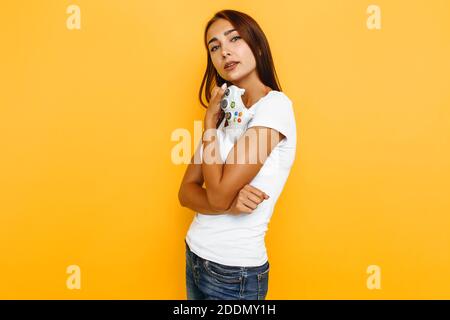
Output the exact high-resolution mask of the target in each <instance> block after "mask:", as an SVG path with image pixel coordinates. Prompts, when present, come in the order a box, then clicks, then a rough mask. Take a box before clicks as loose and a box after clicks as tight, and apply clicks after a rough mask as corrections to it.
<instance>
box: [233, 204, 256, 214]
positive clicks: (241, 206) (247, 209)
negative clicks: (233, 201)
mask: <svg viewBox="0 0 450 320" xmlns="http://www.w3.org/2000/svg"><path fill="white" fill-rule="evenodd" d="M236 208H237V209H238V210H239V212H241V213H251V212H252V211H253V209H252V208H250V207H248V206H247V205H245V204H244V203H242V202H241V203H239V205H237V206H236Z"/></svg>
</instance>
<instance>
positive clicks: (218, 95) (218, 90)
mask: <svg viewBox="0 0 450 320" xmlns="http://www.w3.org/2000/svg"><path fill="white" fill-rule="evenodd" d="M226 89H227V83H226V82H224V83H223V84H222V86H221V87H219V86H214V89H213V92H214V95H213V98H212V99H215V100H220V99H221V98H222V96H223V94H224V93H225V90H226Z"/></svg>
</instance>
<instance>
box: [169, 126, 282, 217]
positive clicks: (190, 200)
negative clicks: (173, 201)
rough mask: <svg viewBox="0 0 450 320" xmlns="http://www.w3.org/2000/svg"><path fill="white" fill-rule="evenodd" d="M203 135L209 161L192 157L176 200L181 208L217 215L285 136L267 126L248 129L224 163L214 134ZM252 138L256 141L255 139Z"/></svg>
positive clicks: (255, 172)
mask: <svg viewBox="0 0 450 320" xmlns="http://www.w3.org/2000/svg"><path fill="white" fill-rule="evenodd" d="M207 129H208V128H207ZM206 131H208V133H209V134H208V135H206V134H205V132H206ZM205 132H204V134H203V137H202V144H203V150H204V151H203V160H204V159H205V156H208V155H212V159H210V160H212V161H205V160H204V161H202V163H201V164H196V163H194V161H193V160H194V157H195V156H194V157H192V159H191V163H190V164H189V165H188V168H187V170H186V173H185V175H184V177H183V180H182V183H181V187H180V190H179V193H178V198H179V200H180V203H181V204H182V205H183V206H186V207H189V208H191V209H193V210H195V211H198V212H208V213H213V214H214V213H217V214H219V213H223V212H224V211H226V210H228V209H229V208H230V206H231V205H232V203H233V200H234V198H235V197H236V195H237V194H238V192H239V191H240V190H241V189H242V188H243V187H244V186H245V185H246V184H248V183H250V181H251V180H252V179H253V178H254V177H255V176H256V175H257V174H258V172H259V170H260V169H261V167H262V166H263V164H264V162H265V160H266V159H267V157H268V156H269V155H270V153H271V152H272V150H273V148H275V146H276V145H277V143H278V142H279V141H281V140H282V139H283V138H284V135H283V134H281V133H280V132H278V131H276V130H274V129H271V128H267V127H252V128H249V129H248V130H247V131H246V132H245V133H244V134H243V135H242V136H241V137H240V138H239V139H238V141H237V142H236V143H235V144H234V146H233V148H232V150H231V151H230V153H229V154H228V156H227V159H226V161H225V163H223V162H222V161H221V158H220V153H219V142H218V139H217V131H216V130H215V129H213V130H205ZM255 136H256V137H258V138H257V139H254V137H255ZM261 137H262V138H261ZM196 152H199V150H197V151H196ZM203 183H205V188H203Z"/></svg>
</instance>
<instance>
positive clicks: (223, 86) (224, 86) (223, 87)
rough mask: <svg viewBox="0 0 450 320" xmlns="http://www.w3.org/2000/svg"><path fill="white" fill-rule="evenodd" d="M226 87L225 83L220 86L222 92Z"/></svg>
mask: <svg viewBox="0 0 450 320" xmlns="http://www.w3.org/2000/svg"><path fill="white" fill-rule="evenodd" d="M226 87H227V83H226V82H224V83H223V85H222V86H221V88H222V90H224V89H225V88H226Z"/></svg>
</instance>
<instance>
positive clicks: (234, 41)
mask: <svg viewBox="0 0 450 320" xmlns="http://www.w3.org/2000/svg"><path fill="white" fill-rule="evenodd" d="M233 29H234V27H233V26H232V25H231V23H230V22H229V21H228V20H225V19H219V20H217V21H215V22H214V23H213V24H212V25H211V26H210V27H209V29H208V31H207V33H206V41H207V44H208V52H209V55H210V56H211V60H212V63H213V65H214V67H215V68H216V70H217V72H218V73H219V75H220V76H221V77H222V78H223V79H225V80H227V81H229V82H232V83H234V82H237V81H239V80H241V79H243V78H244V77H247V76H248V75H249V74H251V73H252V72H255V70H256V60H255V56H254V55H253V52H252V50H251V49H250V47H249V46H248V44H247V43H246V42H245V41H244V39H242V38H241V37H240V35H239V33H238V31H237V30H236V31H231V30H233ZM230 61H236V62H238V64H237V65H236V66H235V67H234V68H233V69H225V64H226V63H227V62H230Z"/></svg>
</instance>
